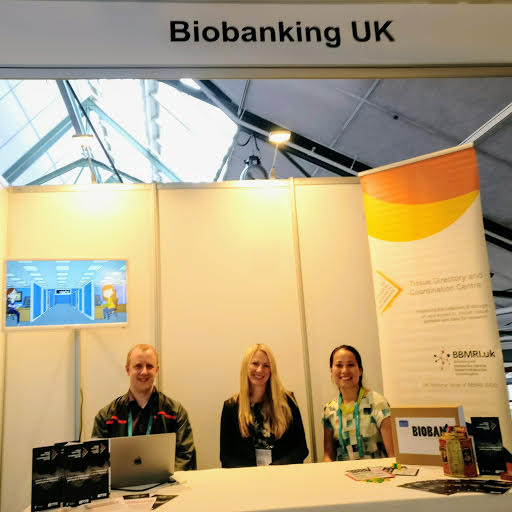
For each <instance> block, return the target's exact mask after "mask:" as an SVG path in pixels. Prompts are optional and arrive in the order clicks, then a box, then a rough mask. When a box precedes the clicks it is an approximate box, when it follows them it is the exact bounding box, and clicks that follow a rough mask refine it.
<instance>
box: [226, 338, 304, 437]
mask: <svg viewBox="0 0 512 512" xmlns="http://www.w3.org/2000/svg"><path fill="white" fill-rule="evenodd" d="M258 350H261V351H262V352H264V353H265V354H266V356H267V357H268V361H269V363H270V377H269V379H268V381H267V387H266V390H265V395H264V398H263V407H262V412H263V417H264V418H265V420H269V421H270V430H271V432H272V434H274V436H275V437H276V439H279V438H280V437H281V436H282V435H283V434H284V433H285V432H286V429H287V428H288V425H289V424H290V421H291V420H292V411H291V410H290V406H289V405H288V400H287V397H290V398H291V399H292V400H294V398H293V396H292V395H291V393H290V392H289V391H287V390H286V389H285V388H284V387H283V385H282V384H281V381H280V379H279V375H278V373H277V366H276V360H275V358H274V354H272V351H271V350H270V349H269V348H268V347H267V346H266V345H264V344H263V343H257V344H255V345H251V346H250V347H249V348H248V349H247V351H246V352H245V354H244V356H243V358H242V366H241V368H240V393H238V396H236V395H235V398H238V425H239V426H240V432H241V433H242V437H249V435H250V433H249V426H250V425H254V418H253V415H252V412H251V399H250V387H249V374H248V369H249V363H250V362H251V360H252V358H253V356H254V354H255V353H256V352H258ZM294 401H295V400H294Z"/></svg>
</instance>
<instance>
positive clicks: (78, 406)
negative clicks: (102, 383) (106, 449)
mask: <svg viewBox="0 0 512 512" xmlns="http://www.w3.org/2000/svg"><path fill="white" fill-rule="evenodd" d="M73 333H74V338H75V441H80V437H81V432H82V386H81V380H82V376H81V354H80V331H79V330H78V329H74V330H73Z"/></svg>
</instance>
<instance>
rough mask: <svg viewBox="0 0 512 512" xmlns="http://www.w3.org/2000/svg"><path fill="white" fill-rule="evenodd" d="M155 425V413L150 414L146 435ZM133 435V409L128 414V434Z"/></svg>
mask: <svg viewBox="0 0 512 512" xmlns="http://www.w3.org/2000/svg"><path fill="white" fill-rule="evenodd" d="M152 426H153V415H152V414H151V413H150V414H149V421H148V428H147V430H146V435H149V434H150V433H151V427H152ZM132 435H133V422H132V411H130V414H128V436H129V437H132Z"/></svg>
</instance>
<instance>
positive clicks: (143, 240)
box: [2, 185, 154, 512]
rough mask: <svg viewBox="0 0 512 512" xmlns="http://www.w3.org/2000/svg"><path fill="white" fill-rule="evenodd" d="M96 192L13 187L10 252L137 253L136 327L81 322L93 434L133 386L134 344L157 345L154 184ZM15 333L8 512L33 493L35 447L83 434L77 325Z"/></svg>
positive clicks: (132, 264)
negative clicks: (77, 408)
mask: <svg viewBox="0 0 512 512" xmlns="http://www.w3.org/2000/svg"><path fill="white" fill-rule="evenodd" d="M14 190H16V189H14ZM91 190H93V191H91ZM91 190H88V189H80V188H69V189H65V188H63V187H59V188H58V191H57V192H53V191H52V189H51V188H50V187H32V188H24V189H20V191H17V192H16V191H12V192H10V193H9V213H10V215H9V217H8V253H7V257H9V258H57V259H66V258H93V259H94V258H101V257H105V258H116V257H119V258H126V259H127V260H128V265H129V268H128V272H129V274H128V279H129V282H128V286H129V289H128V297H129V304H128V307H129V308H131V310H129V312H128V314H129V315H130V318H129V323H128V327H126V328H119V327H108V328H94V329H82V330H81V346H82V372H83V377H82V387H83V392H84V407H83V413H84V416H83V420H84V428H83V431H84V434H85V437H87V436H89V435H90V433H91V429H92V421H93V418H94V415H95V413H96V412H97V410H98V409H99V407H101V406H103V405H105V403H107V402H108V401H110V400H112V398H114V397H115V396H118V395H119V394H121V393H123V392H125V391H126V389H127V379H126V376H125V375H124V369H123V361H124V357H125V356H126V352H127V350H128V348H129V347H130V346H131V345H132V344H134V343H136V342H139V341H145V342H149V343H154V329H153V311H154V293H153V289H154V285H153V282H152V279H153V256H152V254H153V247H154V244H153V232H152V225H153V221H152V218H153V209H152V195H151V187H149V186H137V187H134V188H130V187H129V186H128V187H123V189H122V190H121V189H120V188H119V187H115V186H112V187H109V186H108V185H102V186H101V188H100V187H97V188H93V189H91ZM7 338H8V351H7V361H8V362H7V374H6V390H5V391H6V400H5V422H4V424H5V430H4V450H3V453H2V458H3V471H2V512H9V511H10V512H15V511H18V510H21V508H22V507H24V506H26V505H28V503H29V500H30V468H31V448H32V447H33V446H44V445H45V444H48V443H53V442H57V441H67V440H72V439H74V396H75V384H74V375H75V374H74V355H75V354H74V350H75V348H74V347H75V341H74V340H75V332H74V330H73V329H61V330H36V331H31V332H28V331H27V332H24V333H15V332H11V333H9V334H8V336H7Z"/></svg>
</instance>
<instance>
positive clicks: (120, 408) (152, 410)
mask: <svg viewBox="0 0 512 512" xmlns="http://www.w3.org/2000/svg"><path fill="white" fill-rule="evenodd" d="M125 368H126V373H127V375H128V377H130V388H129V390H128V393H126V394H125V395H122V396H120V397H118V398H116V399H115V400H114V401H112V402H111V403H110V404H108V405H107V406H105V407H103V409H101V411H100V412H98V414H97V415H96V418H95V419H94V428H93V431H92V437H101V438H107V437H123V436H131V435H134V436H139V435H145V434H163V433H166V432H176V462H175V469H176V470H177V471H179V470H186V469H196V467H197V463H196V450H195V448H194V438H193V436H192V427H191V426H190V422H189V420H188V415H187V411H186V410H185V409H184V408H183V406H182V405H181V404H180V403H179V402H177V401H176V400H173V399H172V398H169V397H167V396H165V395H164V394H163V393H161V392H159V391H157V389H156V387H155V385H154V381H155V377H156V374H157V373H158V370H159V366H158V354H157V352H156V350H155V349H154V347H152V346H151V345H146V344H138V345H135V346H134V347H133V348H132V349H131V350H130V351H129V352H128V355H127V357H126V366H125Z"/></svg>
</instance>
